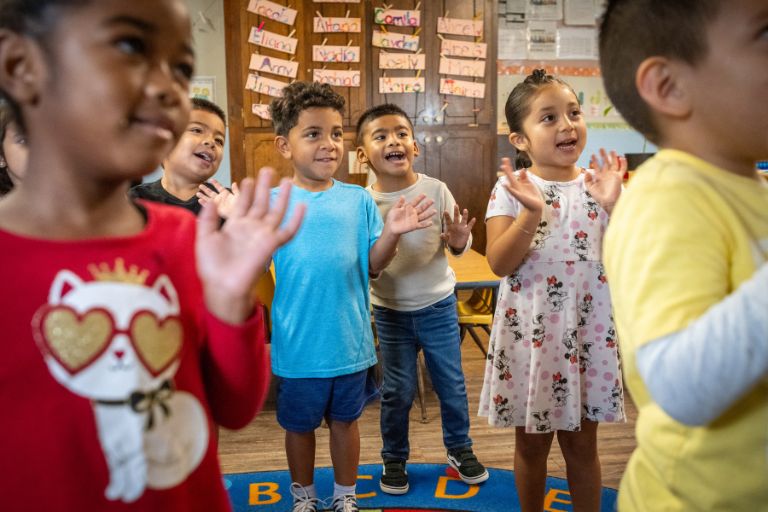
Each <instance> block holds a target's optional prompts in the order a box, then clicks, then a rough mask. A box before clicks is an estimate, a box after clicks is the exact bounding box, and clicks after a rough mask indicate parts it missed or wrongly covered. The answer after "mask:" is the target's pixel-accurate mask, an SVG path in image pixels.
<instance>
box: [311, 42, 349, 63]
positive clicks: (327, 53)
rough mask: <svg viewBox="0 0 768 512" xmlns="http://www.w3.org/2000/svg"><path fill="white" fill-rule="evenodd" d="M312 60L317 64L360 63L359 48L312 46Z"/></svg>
mask: <svg viewBox="0 0 768 512" xmlns="http://www.w3.org/2000/svg"><path fill="white" fill-rule="evenodd" d="M312 60H313V61H315V62H360V47H359V46H330V45H329V46H326V45H319V44H316V45H313V46H312Z"/></svg>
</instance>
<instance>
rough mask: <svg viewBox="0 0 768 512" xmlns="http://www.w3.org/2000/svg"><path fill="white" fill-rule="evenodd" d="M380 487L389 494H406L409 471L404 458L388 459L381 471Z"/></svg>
mask: <svg viewBox="0 0 768 512" xmlns="http://www.w3.org/2000/svg"><path fill="white" fill-rule="evenodd" d="M379 487H381V490H382V491H384V492H385V493H387V494H405V493H407V492H408V488H409V486H408V472H407V471H406V470H405V461H404V460H402V459H387V460H385V461H384V469H383V471H382V472H381V480H380V481H379Z"/></svg>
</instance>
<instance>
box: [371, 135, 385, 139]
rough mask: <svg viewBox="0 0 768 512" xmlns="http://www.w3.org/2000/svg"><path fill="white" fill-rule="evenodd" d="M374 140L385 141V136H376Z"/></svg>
mask: <svg viewBox="0 0 768 512" xmlns="http://www.w3.org/2000/svg"><path fill="white" fill-rule="evenodd" d="M373 140H384V136H383V135H376V136H375V137H374V138H373Z"/></svg>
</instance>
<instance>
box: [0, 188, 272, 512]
mask: <svg viewBox="0 0 768 512" xmlns="http://www.w3.org/2000/svg"><path fill="white" fill-rule="evenodd" d="M145 207H146V209H147V213H148V221H147V226H146V228H145V230H144V231H143V232H142V233H141V234H139V235H137V236H132V237H124V238H109V239H96V240H83V241H51V240H40V239H29V238H24V237H20V236H17V235H14V234H11V233H8V232H5V231H0V287H1V288H0V289H1V290H2V292H0V325H1V326H2V334H0V348H2V356H0V411H2V412H0V417H1V418H2V420H0V432H1V433H2V434H1V435H0V504H1V505H0V508H2V509H3V510H8V511H16V510H46V511H49V512H52V511H59V510H62V511H76V512H86V511H96V510H99V511H102V510H108V511H111V510H121V511H122V510H142V511H149V510H151V511H177V510H178V511H182V510H183V511H185V512H187V511H205V512H210V511H219V510H229V509H230V505H229V499H228V497H227V494H226V491H225V490H224V488H223V486H222V479H221V472H220V469H219V464H218V459H217V451H216V427H215V423H218V424H221V425H223V426H225V427H227V428H239V427H243V426H245V425H246V424H247V423H248V422H249V421H250V420H251V419H252V418H253V416H254V415H255V414H256V412H257V411H258V410H259V409H260V408H261V406H262V404H263V400H264V397H265V395H266V391H267V387H268V383H269V367H268V359H267V355H266V350H265V347H264V328H263V319H262V317H261V313H260V310H259V309H257V311H259V312H257V313H256V315H254V318H252V319H250V320H249V321H248V322H246V323H245V324H243V325H237V326H233V325H227V324H225V323H223V322H221V321H219V320H217V319H216V318H215V317H213V316H212V315H211V314H210V313H208V312H207V311H206V310H205V307H204V305H203V301H202V289H201V284H200V281H199V279H198V277H197V274H196V270H195V254H194V233H195V229H194V228H195V219H194V217H193V216H192V215H190V214H189V213H188V212H186V211H184V210H182V209H180V208H174V207H168V206H163V205H156V204H151V203H145Z"/></svg>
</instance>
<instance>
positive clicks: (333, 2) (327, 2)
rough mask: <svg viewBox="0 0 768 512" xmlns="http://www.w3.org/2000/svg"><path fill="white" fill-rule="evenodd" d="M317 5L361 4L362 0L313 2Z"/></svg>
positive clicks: (316, 0) (318, 0)
mask: <svg viewBox="0 0 768 512" xmlns="http://www.w3.org/2000/svg"><path fill="white" fill-rule="evenodd" d="M312 1H313V2H315V3H316V4H359V3H360V0H312Z"/></svg>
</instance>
